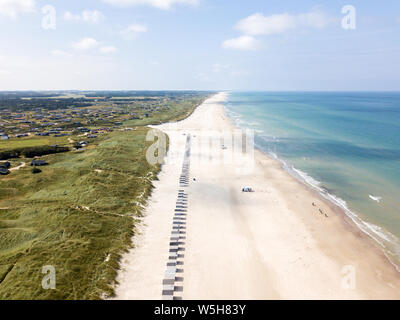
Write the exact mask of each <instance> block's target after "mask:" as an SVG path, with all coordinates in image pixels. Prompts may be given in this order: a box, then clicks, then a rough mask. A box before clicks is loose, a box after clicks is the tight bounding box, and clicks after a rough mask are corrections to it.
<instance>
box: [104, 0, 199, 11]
mask: <svg viewBox="0 0 400 320" xmlns="http://www.w3.org/2000/svg"><path fill="white" fill-rule="evenodd" d="M199 1H200V0H103V2H106V3H108V4H111V5H114V6H118V7H127V6H135V5H149V6H152V7H155V8H158V9H163V10H168V9H170V8H171V7H172V6H173V5H175V4H188V5H196V4H198V3H199Z"/></svg>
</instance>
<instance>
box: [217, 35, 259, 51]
mask: <svg viewBox="0 0 400 320" xmlns="http://www.w3.org/2000/svg"><path fill="white" fill-rule="evenodd" d="M222 47H223V48H225V49H234V50H256V49H257V47H258V41H257V40H256V39H255V38H254V37H251V36H240V37H238V38H234V39H229V40H226V41H224V42H223V43H222Z"/></svg>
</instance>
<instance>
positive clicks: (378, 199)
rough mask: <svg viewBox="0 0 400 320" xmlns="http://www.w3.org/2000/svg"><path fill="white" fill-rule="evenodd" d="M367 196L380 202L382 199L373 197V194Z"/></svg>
mask: <svg viewBox="0 0 400 320" xmlns="http://www.w3.org/2000/svg"><path fill="white" fill-rule="evenodd" d="M369 198H370V199H371V200H374V201H376V202H378V203H379V202H381V200H382V197H375V196H372V195H369Z"/></svg>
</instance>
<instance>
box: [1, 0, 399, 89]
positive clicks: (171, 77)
mask: <svg viewBox="0 0 400 320" xmlns="http://www.w3.org/2000/svg"><path fill="white" fill-rule="evenodd" d="M346 5H351V6H353V7H354V8H355V10H356V11H355V12H356V16H355V17H356V20H355V21H356V24H355V29H344V28H343V27H342V19H343V18H344V17H345V14H343V13H342V8H343V7H344V6H346ZM44 6H47V8H48V6H52V8H54V9H55V13H56V16H55V18H56V19H55V20H51V19H50V20H48V19H46V17H48V15H47V14H46V13H43V12H42V9H43V7H44ZM47 12H50V11H47ZM51 17H54V16H51ZM43 19H45V22H47V29H46V28H43V26H42V20H43ZM51 21H55V25H54V24H51V23H50V24H49V22H51ZM49 25H50V26H54V28H48V26H49ZM399 34H400V1H397V0H391V1H389V0H387V1H382V2H378V1H370V0H354V1H336V0H327V1H312V0H302V1H298V0H279V1H278V0H247V1H244V0H243V1H238V0H236V1H233V0H230V1H228V0H85V1H76V0H69V1H65V0H63V1H61V0H53V1H50V0H45V1H42V0H0V90H27V89H32V90H45V89H46V90H47V89H51V90H58V89H74V90H95V89H98V90H103V89H104V90H107V89H109V90H129V89H149V90H160V89H161V90H162V89H165V90H174V89H195V90H204V89H212V90H222V89H227V90H267V91H275V90H339V91H340V90H387V91H393V90H400V36H399Z"/></svg>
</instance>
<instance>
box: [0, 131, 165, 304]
mask: <svg viewBox="0 0 400 320" xmlns="http://www.w3.org/2000/svg"><path fill="white" fill-rule="evenodd" d="M147 130H148V129H147V128H138V129H137V130H135V131H128V132H115V133H112V134H109V135H108V136H106V137H104V138H103V139H101V140H99V141H98V142H97V143H96V146H95V147H94V148H92V149H90V150H87V151H86V152H84V153H72V152H69V153H63V154H55V155H50V156H48V157H46V161H48V162H49V163H50V164H51V165H50V166H48V167H46V168H43V169H42V171H43V172H42V173H41V174H39V175H33V174H32V172H31V169H30V168H28V167H25V168H22V169H20V170H19V171H18V172H17V173H16V174H13V175H9V176H7V178H2V179H1V185H0V199H1V201H0V299H99V298H101V297H102V296H103V294H109V295H110V294H112V293H113V290H112V283H113V281H114V279H115V277H116V273H117V270H118V265H119V262H118V261H119V259H120V256H121V254H122V253H123V252H124V251H125V250H127V249H128V248H129V246H130V244H131V237H132V235H133V230H134V224H135V221H136V219H137V218H139V217H140V216H141V212H142V205H144V204H145V202H146V199H147V197H148V195H149V194H150V191H151V188H152V180H153V179H155V178H156V175H157V173H158V171H159V166H154V167H152V166H150V165H149V164H148V163H147V161H146V160H145V152H146V149H147V147H148V145H149V144H150V143H147V142H145V135H146V133H147ZM46 265H52V266H54V267H55V269H56V272H57V289H56V290H44V289H42V286H41V281H42V278H43V276H44V275H43V274H42V273H41V271H42V267H44V266H46Z"/></svg>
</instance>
